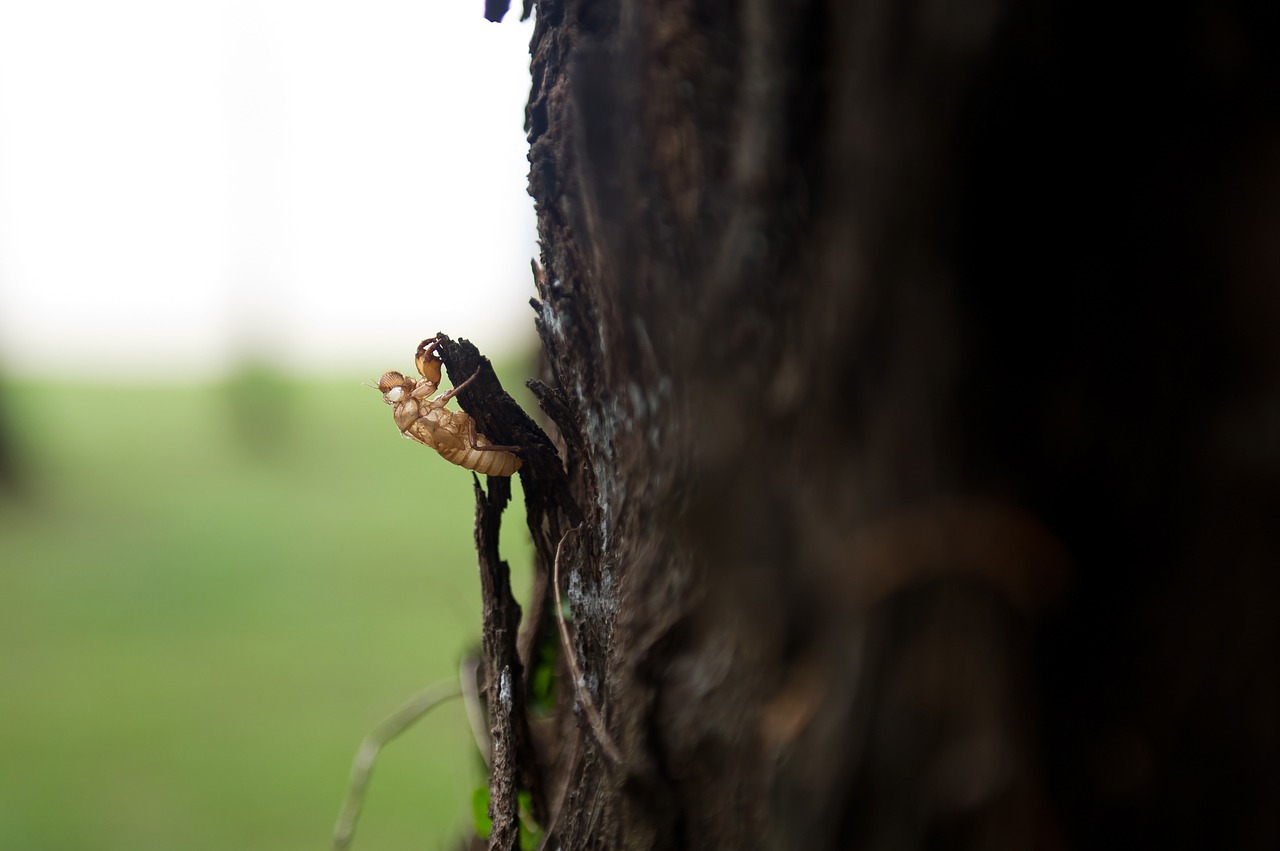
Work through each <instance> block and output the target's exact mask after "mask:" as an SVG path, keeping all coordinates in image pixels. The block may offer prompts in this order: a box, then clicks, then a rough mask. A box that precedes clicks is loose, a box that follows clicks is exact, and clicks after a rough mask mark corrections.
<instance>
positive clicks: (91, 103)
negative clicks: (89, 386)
mask: <svg viewBox="0 0 1280 851" xmlns="http://www.w3.org/2000/svg"><path fill="white" fill-rule="evenodd" d="M519 5H520V4H519V2H516V3H515V4H514V6H515V8H514V9H513V10H512V12H511V13H509V14H508V16H507V20H506V22H504V23H502V24H493V23H489V22H487V21H485V20H484V17H483V14H482V10H483V2H482V0H359V2H356V0H346V2H336V1H334V2H329V1H328V0H223V1H222V2H216V0H113V2H102V0H0V370H4V371H6V372H10V373H17V374H24V375H37V374H47V373H50V372H53V373H56V374H58V375H59V376H61V377H65V376H66V375H67V374H68V373H75V374H78V375H80V376H81V377H88V376H85V372H86V370H88V371H90V372H91V373H92V374H93V375H95V376H98V377H104V376H109V375H151V374H154V375H174V374H216V373H219V372H221V371H224V370H225V369H226V368H227V367H228V366H229V365H230V364H232V363H234V362H235V361H236V360H237V359H238V358H240V357H243V356H244V355H245V354H246V353H249V354H256V355H258V356H264V357H268V358H270V359H272V360H275V361H277V362H279V363H281V364H282V365H284V366H286V367H287V368H290V369H294V370H297V369H307V370H317V371H325V370H328V371H334V370H340V371H342V372H344V373H355V374H365V373H367V374H370V375H376V374H379V373H381V372H382V371H383V370H385V369H388V368H392V367H398V368H401V369H405V368H408V367H409V366H411V364H412V354H413V350H414V347H415V346H416V345H417V343H418V341H419V340H420V339H422V338H423V337H424V336H426V335H428V334H430V333H432V332H434V331H437V330H443V331H446V332H447V333H450V334H452V335H454V336H461V337H468V338H470V339H472V340H473V341H474V342H476V343H477V344H478V345H480V347H481V348H482V349H484V350H485V351H487V352H490V353H499V354H501V353H503V352H507V351H514V350H518V349H519V348H521V347H527V346H530V345H532V340H533V330H532V316H533V313H532V311H531V310H530V309H529V307H528V299H529V297H530V296H531V295H532V294H533V288H532V283H531V277H530V272H529V259H530V257H532V256H534V255H535V254H536V251H537V247H536V246H537V243H536V233H535V230H534V219H533V205H532V201H531V200H530V199H529V197H528V195H527V194H526V191H525V186H526V174H527V172H528V162H527V160H526V159H525V154H526V150H527V147H526V143H525V137H524V130H523V126H522V125H523V122H524V103H525V99H526V98H527V96H528V92H529V70H528V67H529V56H528V43H529V37H530V35H531V33H532V22H527V23H525V24H520V23H518V22H517V20H516V18H518V16H519Z"/></svg>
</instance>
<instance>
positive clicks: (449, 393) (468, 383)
mask: <svg viewBox="0 0 1280 851" xmlns="http://www.w3.org/2000/svg"><path fill="white" fill-rule="evenodd" d="M479 375H480V367H476V371H475V372H473V373H471V377H470V378H468V379H467V380H466V381H464V382H462V383H461V384H457V385H454V387H453V388H451V389H450V390H448V391H447V392H445V393H441V394H440V395H439V396H437V397H436V401H437V402H441V403H443V402H448V401H449V400H450V399H452V398H453V397H454V396H456V395H458V393H459V392H460V391H462V390H464V389H465V388H467V387H470V386H471V382H473V381H475V380H476V378H477V377H478V376H479Z"/></svg>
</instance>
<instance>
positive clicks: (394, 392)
mask: <svg viewBox="0 0 1280 851" xmlns="http://www.w3.org/2000/svg"><path fill="white" fill-rule="evenodd" d="M403 395H404V388H403V387H392V388H391V389H390V390H388V391H387V401H388V402H399V401H400V397H401V396H403Z"/></svg>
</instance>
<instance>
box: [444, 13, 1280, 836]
mask: <svg viewBox="0 0 1280 851" xmlns="http://www.w3.org/2000/svg"><path fill="white" fill-rule="evenodd" d="M1278 35H1280V32H1278V30H1277V28H1276V26H1275V20H1274V11H1273V10H1270V9H1268V10H1267V11H1265V12H1264V11H1261V7H1259V9H1255V8H1254V7H1253V6H1249V5H1244V4H1240V5H1231V4H1225V5H1224V4H1221V3H1209V2H1203V3H1197V2H1187V3H1173V4H1166V5H1165V6H1163V7H1161V8H1160V9H1159V10H1158V11H1157V12H1155V13H1154V14H1153V15H1151V16H1148V15H1146V14H1142V15H1139V14H1137V13H1129V12H1121V11H1117V10H1116V9H1115V8H1114V7H1112V6H1110V5H1104V4H1066V3H1055V2H1043V1H1042V2H1030V3H1013V2H1007V1H1006V0H979V2H974V3H967V4H960V3H948V2H937V0H921V2H897V0H854V2H818V0H812V2H791V0H747V2H728V0H702V1H701V2H696V3H695V2H688V1H687V0H684V1H683V2H681V0H676V1H675V2H650V1H649V0H631V1H630V2H595V0H545V2H540V3H539V4H538V20H537V25H536V29H535V33H534V37H533V43H532V55H533V64H532V68H533V80H534V82H533V92H532V94H531V98H530V103H529V109H528V115H527V121H528V129H529V138H530V141H531V152H530V161H531V164H532V171H531V175H530V187H531V192H532V194H533V195H534V197H535V199H536V201H537V208H538V224H539V231H540V234H541V238H542V245H543V256H542V264H543V266H544V267H545V277H544V278H543V279H541V280H540V282H539V286H538V299H537V300H535V303H534V306H535V309H536V311H537V326H538V331H539V334H540V335H541V338H542V341H543V344H544V347H545V354H546V362H547V373H548V374H547V376H546V385H545V386H542V387H541V388H540V391H539V395H540V397H541V398H542V400H543V403H544V407H545V408H546V410H547V412H548V413H549V414H550V416H551V419H552V420H553V421H554V423H555V425H556V427H557V430H558V432H559V438H560V448H561V451H562V454H563V459H564V467H563V471H562V470H561V469H560V467H559V466H558V464H552V463H550V462H549V461H548V462H547V463H546V464H544V465H543V466H541V467H535V466H534V465H529V466H528V467H527V468H526V469H525V470H522V471H521V475H522V477H523V482H524V487H525V491H526V494H527V495H528V496H529V499H530V500H531V503H530V504H531V514H530V517H531V519H530V525H531V529H532V530H533V533H534V536H535V542H536V543H537V550H538V558H539V568H540V576H541V577H542V583H543V584H542V585H541V586H540V587H539V589H538V591H537V593H536V594H535V606H537V607H539V613H538V614H537V615H536V616H535V617H534V618H533V621H532V624H529V623H527V624H526V626H525V634H526V635H531V636H533V637H532V638H530V639H528V640H527V641H525V642H523V643H522V646H523V653H524V656H525V660H526V663H527V661H528V658H529V655H528V654H529V653H530V649H529V648H531V647H533V646H535V645H537V644H538V643H539V642H540V641H541V640H545V637H546V636H547V635H549V634H551V633H550V630H549V624H550V623H551V614H550V611H551V610H550V609H549V608H542V607H543V606H544V603H543V602H542V601H545V599H546V598H547V597H548V596H549V593H550V592H549V589H548V586H547V584H546V581H545V580H546V576H547V574H548V568H549V566H550V560H551V559H552V558H553V557H554V549H555V545H556V543H557V542H558V541H559V540H560V538H561V536H563V535H564V533H565V531H566V530H567V529H570V528H575V527H577V526H579V524H580V525H581V532H580V533H579V534H578V535H575V536H572V539H571V540H572V544H571V545H570V544H569V543H568V542H567V543H566V551H565V554H564V555H563V556H562V564H561V565H560V573H561V578H562V585H563V587H564V588H565V591H566V593H567V597H568V601H569V606H570V608H571V609H572V622H573V624H572V625H573V635H574V653H575V656H576V658H577V660H578V661H579V662H580V664H581V666H582V668H583V673H584V681H585V685H586V690H587V691H588V692H589V693H590V696H591V700H592V702H593V703H594V705H595V706H596V707H597V708H598V709H599V710H600V712H601V713H602V715H603V717H604V719H605V725H606V727H607V732H608V735H609V737H610V738H611V740H612V741H613V742H615V743H616V744H617V746H618V749H619V751H620V753H621V755H622V757H621V760H620V761H619V762H618V763H617V764H614V763H613V762H611V761H610V760H609V759H607V758H606V757H605V756H604V749H602V747H601V746H600V744H599V738H598V736H597V735H596V734H595V733H593V731H591V730H590V729H589V728H588V725H587V724H586V723H585V721H584V720H583V719H584V713H583V712H582V711H581V707H580V706H579V707H577V710H576V711H575V700H574V696H573V695H574V691H573V689H571V688H569V687H568V686H567V685H562V688H561V690H560V693H561V697H560V703H559V706H560V710H561V711H560V712H559V714H558V715H557V717H556V718H555V719H553V720H552V722H550V723H549V724H548V725H546V726H548V727H549V729H550V733H551V734H550V735H545V736H544V737H543V739H542V740H541V743H540V744H539V745H538V747H537V748H536V749H535V752H536V753H537V754H538V755H537V756H536V757H533V759H534V760H535V762H536V763H537V764H536V765H535V766H532V767H528V770H527V771H526V774H525V777H526V780H525V781H524V782H529V783H536V784H539V785H540V787H541V788H540V790H538V791H539V795H540V796H541V800H543V801H544V803H545V806H546V808H547V811H546V813H545V821H544V822H543V824H544V826H546V827H547V828H548V830H549V833H550V836H549V842H548V845H547V846H546V847H548V848H566V849H568V848H572V849H582V848H592V849H595V848H599V849H615V848H626V849H650V848H664V849H665V848H725V849H729V848H733V849H741V848H777V849H791V848H868V849H881V848H884V849H888V848H895V849H896V848H916V847H953V848H971V847H972V848H978V847H983V848H1009V849H1014V848H1028V847H1046V848H1055V847H1057V848H1065V847H1081V848H1109V847H1116V848H1132V847H1135V846H1141V847H1159V848H1205V847H1240V848H1273V847H1277V846H1280V816H1278V815H1277V813H1280V770H1278V769H1277V766H1280V725H1278V721H1277V719H1280V685H1278V682H1277V671H1280V658H1277V656H1278V651H1277V648H1280V634H1278V632H1280V629H1278V628H1277V625H1276V624H1277V622H1280V619H1277V618H1276V616H1275V612H1276V610H1277V607H1278V606H1277V604H1278V603H1280V580H1278V574H1277V570H1278V567H1277V566H1278V565H1280V540H1278V534H1277V528H1280V523H1277V521H1276V518H1277V517H1280V426H1278V425H1277V424H1278V423H1280V419H1278V418H1277V417H1278V412H1280V401H1278V400H1280V342H1278V340H1280V335H1277V334H1276V332H1275V329H1276V328H1277V327H1280V296H1278V295H1277V293H1278V292H1280V290H1278V289H1277V286H1278V281H1280V253H1278V252H1277V250H1276V245H1277V238H1276V233H1277V223H1278V222H1280V110H1278V109H1277V101H1276V94H1275V93H1276V92H1277V91H1280V75H1278V74H1277V62H1278V61H1280V60H1278V57H1280V50H1277V44H1278V42H1277V36H1278ZM442 356H443V357H444V358H445V362H446V365H447V366H448V367H449V369H450V374H451V376H452V377H453V378H455V379H459V378H465V377H466V373H465V370H464V372H463V373H456V372H455V369H454V364H453V363H451V362H450V356H449V353H448V350H444V352H443V354H442ZM472 395H474V396H476V397H477V398H478V397H479V394H478V393H475V392H473V394H472ZM461 401H462V403H463V406H464V407H467V406H468V404H469V399H468V396H467V394H464V395H463V396H462V397H461ZM468 409H469V410H470V408H468ZM478 418H479V419H480V424H481V431H483V432H484V433H486V434H487V435H489V436H490V438H491V439H493V440H495V441H497V442H502V443H506V442H508V434H506V433H504V431H503V428H502V427H500V424H498V423H495V424H494V425H493V426H491V427H492V428H493V430H492V431H491V430H490V426H489V424H488V423H486V422H485V420H484V418H483V416H480V417H478ZM539 446H541V444H539ZM543 451H544V450H543V449H541V448H540V449H538V452H540V453H541V452H543ZM540 457H547V456H540ZM544 476H546V478H545V479H544V478H543V477H544ZM487 605H488V604H486V606H487ZM487 612H488V609H487V608H486V617H487ZM506 628H507V629H509V626H508V627H506ZM539 636H541V638H539ZM504 640H507V641H509V638H508V639H504ZM540 723H545V722H540ZM539 736H540V734H538V733H535V734H534V739H535V740H539ZM495 837H496V833H495ZM505 841H506V840H504V842H505ZM494 844H495V847H496V846H497V845H499V844H501V843H499V842H497V840H496V838H495V843H494ZM503 847H509V846H508V845H505V844H504V845H503Z"/></svg>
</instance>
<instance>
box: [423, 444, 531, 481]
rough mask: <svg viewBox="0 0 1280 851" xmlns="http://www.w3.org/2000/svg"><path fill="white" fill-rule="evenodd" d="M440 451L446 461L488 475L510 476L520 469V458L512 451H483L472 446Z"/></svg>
mask: <svg viewBox="0 0 1280 851" xmlns="http://www.w3.org/2000/svg"><path fill="white" fill-rule="evenodd" d="M439 451H440V455H441V456H442V457H443V458H444V459H445V460H446V461H451V462H452V463H454V464H457V465H458V466H459V467H465V468H466V469H468V470H475V471H476V472H477V473H483V474H484V475H486V476H510V475H512V474H513V473H515V471H516V470H519V469H520V459H519V458H518V457H516V456H515V455H513V454H512V453H510V452H481V451H480V450H478V449H471V448H470V447H465V448H462V449H442V450H439Z"/></svg>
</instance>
